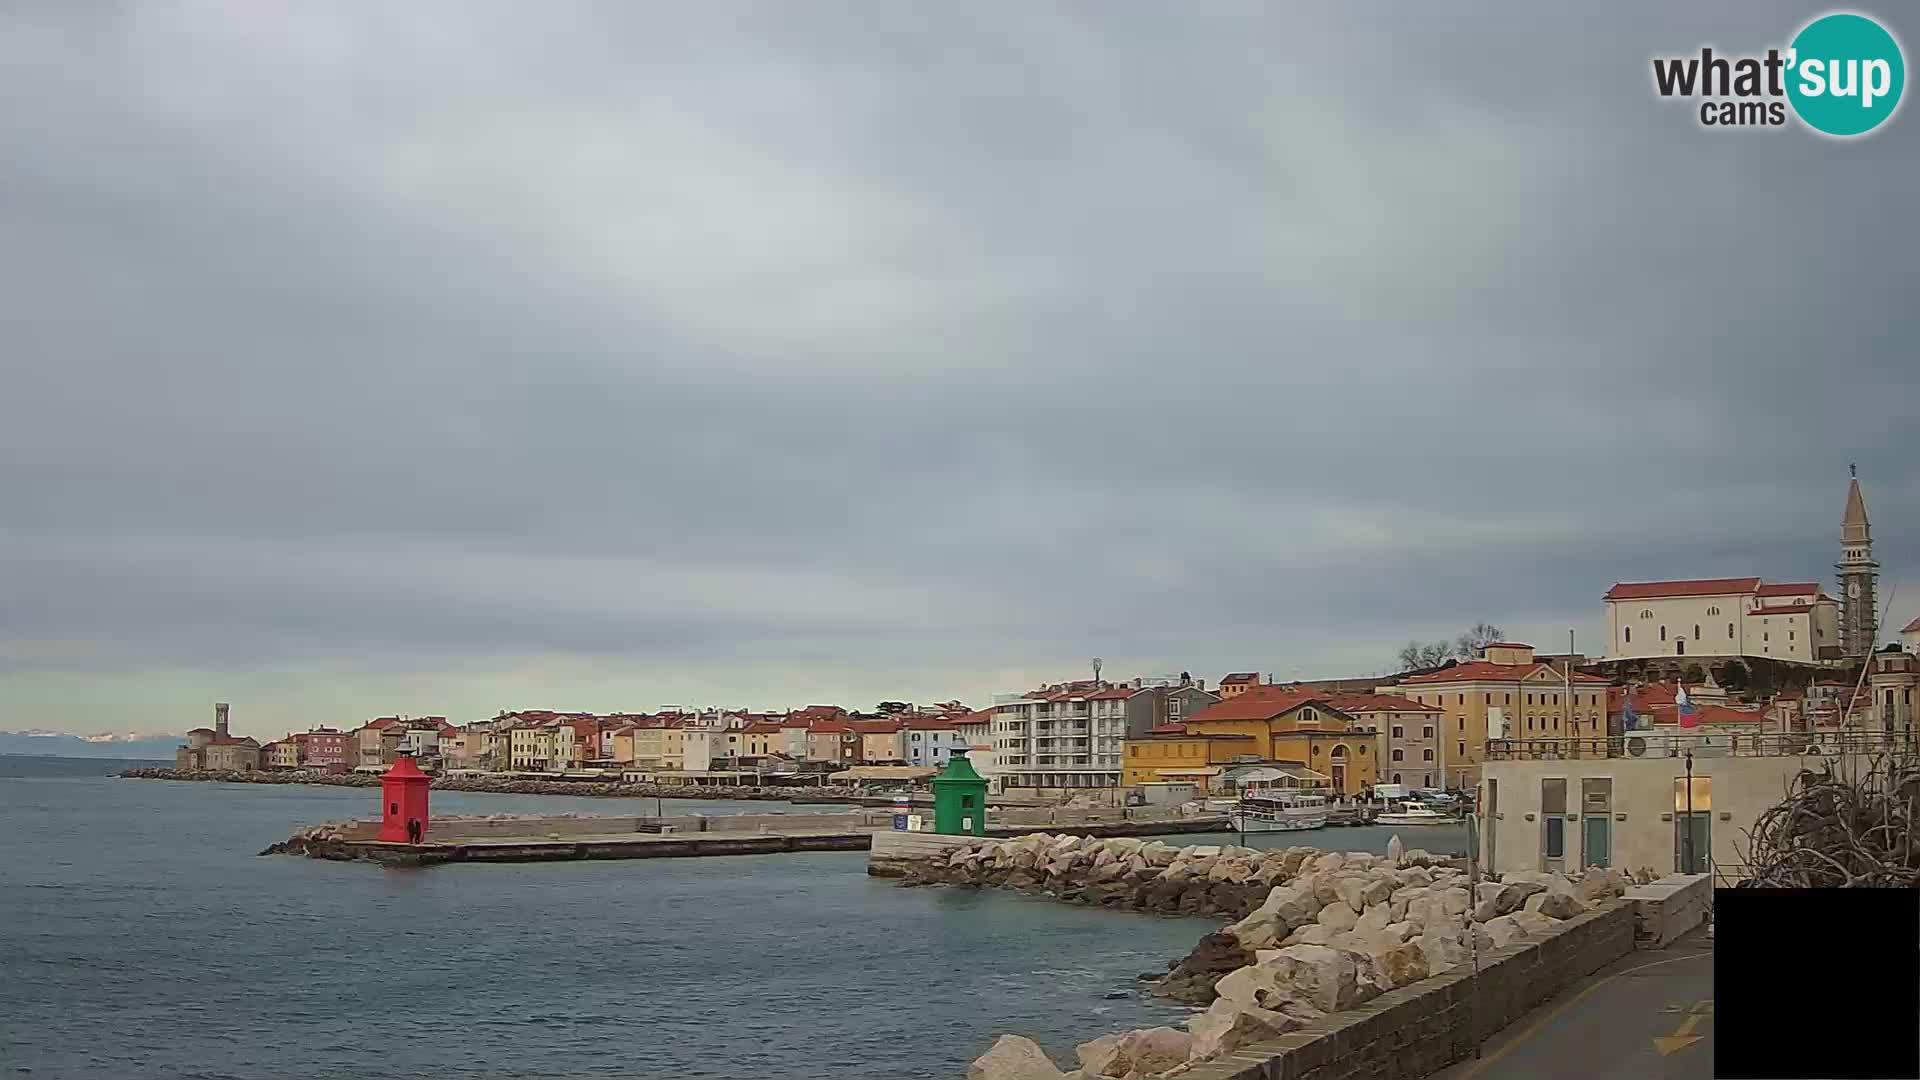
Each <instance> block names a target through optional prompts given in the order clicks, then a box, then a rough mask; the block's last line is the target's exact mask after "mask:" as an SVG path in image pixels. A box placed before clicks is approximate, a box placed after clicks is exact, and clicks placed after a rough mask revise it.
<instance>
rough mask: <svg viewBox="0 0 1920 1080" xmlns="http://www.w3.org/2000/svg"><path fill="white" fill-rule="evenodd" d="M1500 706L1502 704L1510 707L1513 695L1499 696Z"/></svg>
mask: <svg viewBox="0 0 1920 1080" xmlns="http://www.w3.org/2000/svg"><path fill="white" fill-rule="evenodd" d="M1500 704H1502V705H1511V704H1513V695H1512V694H1501V695H1500Z"/></svg>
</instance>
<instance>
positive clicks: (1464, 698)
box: [1454, 694, 1467, 705]
mask: <svg viewBox="0 0 1920 1080" xmlns="http://www.w3.org/2000/svg"><path fill="white" fill-rule="evenodd" d="M1466 703H1467V695H1465V694H1461V695H1460V700H1459V701H1456V702H1454V704H1456V705H1465V704H1466Z"/></svg>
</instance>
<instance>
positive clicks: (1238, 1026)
mask: <svg viewBox="0 0 1920 1080" xmlns="http://www.w3.org/2000/svg"><path fill="white" fill-rule="evenodd" d="M1299 1026H1301V1021H1299V1020H1296V1019H1294V1018H1293V1017H1291V1016H1288V1015H1286V1014H1284V1013H1278V1012H1273V1011H1271V1010H1268V1009H1249V1008H1243V1007H1242V1006H1240V1005H1239V1004H1237V1003H1235V1002H1232V1001H1228V1000H1226V999H1225V998H1221V999H1219V1000H1216V1001H1215V1002H1214V1003H1213V1004H1212V1005H1211V1006H1208V1008H1207V1011H1206V1012H1203V1013H1200V1014H1199V1015H1197V1016H1194V1017H1192V1018H1191V1019H1189V1020H1188V1021H1187V1031H1189V1032H1190V1033H1192V1035H1193V1043H1192V1045H1191V1046H1190V1047H1189V1049H1188V1052H1187V1053H1188V1060H1191V1061H1205V1060H1207V1059H1208V1058H1212V1057H1217V1056H1219V1055H1221V1054H1225V1053H1228V1052H1229V1051H1233V1050H1238V1049H1240V1048H1241V1047H1243V1046H1246V1045H1247V1044H1249V1043H1257V1042H1259V1041H1261V1040H1262V1039H1277V1038H1279V1037H1280V1036H1282V1035H1285V1034H1286V1033H1287V1032H1289V1031H1292V1030H1294V1029H1295V1028H1297V1027H1299ZM1083 1060H1084V1059H1083Z"/></svg>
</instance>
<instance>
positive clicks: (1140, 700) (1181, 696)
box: [1117, 674, 1223, 737]
mask: <svg viewBox="0 0 1920 1080" xmlns="http://www.w3.org/2000/svg"><path fill="white" fill-rule="evenodd" d="M1129 686H1130V687H1132V688H1133V691H1134V692H1133V693H1132V694H1131V695H1130V696H1128V697H1127V699H1126V702H1127V704H1126V715H1127V724H1126V734H1127V735H1128V736H1129V737H1133V736H1139V735H1145V734H1146V733H1147V732H1149V731H1151V730H1153V729H1154V728H1157V727H1161V726H1163V725H1165V724H1177V723H1180V722H1181V721H1182V720H1185V719H1186V718H1187V717H1189V716H1192V715H1193V714H1194V713H1197V712H1199V711H1200V710H1201V709H1204V708H1206V707H1207V706H1209V705H1212V704H1213V703H1214V702H1216V701H1220V700H1223V699H1222V696H1221V695H1220V694H1216V693H1213V692H1211V691H1209V690H1208V689H1207V685H1206V682H1205V681H1204V680H1201V681H1198V682H1196V681H1195V680H1194V679H1192V678H1191V677H1190V676H1188V675H1185V674H1182V675H1181V676H1180V677H1179V678H1178V679H1175V678H1173V677H1172V676H1160V677H1157V678H1151V679H1134V680H1133V681H1132V682H1130V683H1127V684H1125V685H1122V686H1120V687H1117V689H1120V690H1125V689H1127V688H1128V687H1129Z"/></svg>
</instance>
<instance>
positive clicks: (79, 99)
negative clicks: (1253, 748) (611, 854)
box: [0, 4, 1920, 733]
mask: <svg viewBox="0 0 1920 1080" xmlns="http://www.w3.org/2000/svg"><path fill="white" fill-rule="evenodd" d="M1803 14H1804V13H1803V12H1801V11H1799V10H1798V9H1796V8H1794V7H1792V6H1790V5H1779V4H1751V5H1741V6H1740V8H1739V9H1738V10H1733V11H1723V10H1717V9H1714V10H1708V9H1698V10H1693V9H1671V10H1669V9H1668V8H1666V7H1655V6H1648V7H1646V8H1644V9H1641V10H1624V11H1619V10H1613V9H1605V10H1601V9H1594V10H1583V11H1570V12H1556V13H1552V14H1550V15H1549V14H1546V13H1541V12H1523V13H1509V14H1506V15H1501V16H1499V17H1495V16H1491V15H1489V16H1484V17H1463V16H1461V15H1460V14H1459V13H1456V12H1451V11H1439V10H1433V11H1413V12H1395V13H1393V15H1392V16H1391V22H1390V23H1389V22H1388V21H1387V17H1386V16H1383V15H1381V14H1379V13H1369V12H1366V11H1362V10H1357V9H1353V10H1349V9H1340V10H1335V11H1329V12H1318V13H1310V14H1309V13H1301V12H1293V11H1280V10H1275V9H1270V8H1267V7H1263V6H1260V5H1242V6H1238V7H1236V6H1233V5H1228V6H1226V7H1224V8H1221V9H1218V10H1215V11H1212V12H1209V13H1207V14H1205V15H1202V16H1198V17H1195V16H1191V15H1188V14H1187V13H1184V12H1183V17H1179V18H1173V17H1169V16H1168V15H1167V13H1165V12H1163V11H1158V10H1156V9H1153V8H1152V7H1150V6H1140V7H1132V6H1128V5H1120V6H1117V7H1114V8H1112V9H1111V10H1103V11H1102V12H1100V13H1099V16H1098V17H1092V16H1090V15H1089V16H1086V17H1079V16H1076V15H1075V14H1073V13H1066V12H1057V11H1048V10H1038V9H1036V10H1031V11H1028V10H1017V11H1006V10H999V9H995V10H992V11H988V10H984V9H973V8H950V9H945V10H942V11H941V12H940V13H938V15H937V16H926V15H924V14H922V13H918V12H907V11H904V10H903V11H896V12H884V13H875V12H873V11H871V10H870V9H869V8H868V7H866V6H846V7H836V6H834V5H832V4H827V5H824V6H821V7H819V8H816V9H814V10H811V11H809V13H808V16H807V17H806V18H805V19H798V18H795V17H793V16H791V15H788V14H784V13H783V12H782V11H781V9H780V7H779V6H778V5H774V6H766V7H755V6H753V5H749V6H748V8H747V9H745V10H743V11H741V12H739V13H737V14H730V13H726V12H722V11H718V10H711V9H708V8H706V7H688V8H682V9H677V10H674V11H671V12H650V13H648V16H647V19H646V21H645V31H644V32H639V31H637V30H636V25H637V24H636V23H635V22H634V19H635V18H636V17H635V16H634V15H633V14H632V13H631V12H627V11H624V10H623V9H620V8H617V7H607V8H603V9H583V10H582V12H581V14H580V16H579V17H578V18H577V19H573V20H567V21H565V22H564V25H556V24H555V22H554V21H553V20H551V19H550V18H549V17H547V16H546V15H545V14H544V13H542V12H537V11H532V10H527V11H518V10H514V9H512V8H511V7H507V8H502V9H500V10H498V11H496V12H495V13H494V14H493V15H492V16H490V17H488V18H485V19H474V18H456V19H444V20H432V22H431V25H432V29H431V31H430V32H429V31H428V30H426V29H424V26H425V24H423V23H422V22H419V21H416V19H424V18H426V17H424V16H417V15H409V14H407V13H403V12H394V11H386V10H379V9H369V10H360V9H352V8H340V7H326V8H316V9H313V10H310V11H306V12H303V13H302V14H301V15H300V16H299V17H298V18H295V19H285V20H282V19H277V18H276V19H275V20H274V22H273V24H272V26H271V31H272V32H271V33H268V32H263V31H262V30H261V28H260V26H259V25H257V24H256V23H255V21H254V20H255V19H257V18H258V16H257V15H253V14H249V13H246V12H244V11H240V10H235V9H231V8H228V7H225V6H221V5H210V6H192V7H188V8H158V9H147V8H142V9H140V10H139V11H138V12H135V13H123V14H118V15H115V16H112V17H109V16H104V15H99V14H97V13H93V12H89V11H87V10H85V9H84V8H83V7H78V6H73V5H58V6H55V7H53V8H52V9H49V10H45V11H34V12H27V11H24V10H9V11H8V12H6V13H4V14H0V110H6V109H11V110H14V111H15V112H18V113H19V115H17V116H13V117H11V119H14V120H15V123H13V124H11V125H9V127H10V129H11V130H15V131H17V132H18V133H19V137H18V138H17V139H13V140H9V141H8V142H6V143H5V144H4V145H0V168H4V169H5V170H6V173H7V175H8V176H9V177H10V182H9V184H8V186H7V189H6V194H5V197H4V201H3V202H0V222H4V225H5V228H6V234H7V237H8V242H7V243H6V244H5V245H4V246H0V275H4V277H5V278H6V280H7V281H8V282H9V288H8V295H7V301H6V308H7V311H6V323H7V327H8V338H7V356H6V360H5V361H4V364H5V367H6V376H7V377H6V379H5V383H6V386H7V390H8V393H7V394H6V395H4V399H0V431H4V435H0V444H4V448H5V454H4V458H5V461H6V470H5V474H4V475H5V500H6V506H7V510H8V515H7V524H6V526H5V530H6V531H5V534H4V537H3V538H0V539H3V542H4V547H5V551H6V558H5V561H6V567H7V573H6V579H7V587H6V595H5V601H4V603H0V728H5V729H11V730H18V729H22V728H47V729H53V730H60V731H72V732H82V733H85V732H95V731H101V730H126V729H129V728H134V729H142V730H154V731H167V730H170V729H175V728H177V727H178V726H179V725H180V724H182V723H189V724H190V723H194V722H197V718H198V717H199V716H200V715H201V714H202V713H203V712H204V710H205V708H206V706H207V704H208V703H209V702H211V701H216V700H221V701H231V702H233V703H234V705H235V709H236V713H235V718H234V722H235V725H236V727H237V728H239V729H240V730H252V728H251V726H250V725H252V724H254V723H267V724H269V725H271V727H275V728H284V727H295V728H304V727H306V726H309V725H311V724H313V723H325V722H333V723H340V722H345V720H347V719H351V718H354V717H365V716H370V715H385V714H389V713H392V712H394V711H417V712H420V713H432V714H457V715H463V716H475V715H490V714H491V713H493V712H494V711H497V710H499V709H503V708H504V709H511V708H517V707H553V708H583V709H584V708H595V709H617V708H633V707H648V706H655V705H658V704H661V703H666V702H676V701H681V700H683V699H687V698H703V699H714V700H718V701H725V702H728V703H730V704H739V705H742V706H748V707H771V706H776V705H782V704H801V703H806V702H809V701H821V700H826V701H841V702H846V703H848V704H852V703H856V702H858V703H866V702H872V701H878V700H883V699H887V698H913V699H916V700H933V699H950V698H956V697H957V698H961V699H963V700H979V699H980V698H981V695H984V694H988V693H992V692H995V691H997V690H1000V689H1002V688H1005V687H1017V686H1022V685H1030V684H1033V683H1035V682H1038V681H1046V680H1052V679H1059V678H1063V677H1069V676H1071V675H1073V674H1075V673H1077V672H1079V671H1081V670H1082V669H1083V666H1084V665H1085V663H1086V659H1087V658H1088V657H1091V656H1093V655H1100V656H1104V657H1105V658H1106V659H1107V661H1108V664H1109V669H1110V670H1112V671H1114V672H1121V671H1126V672H1141V673H1159V672H1164V671H1167V670H1173V671H1178V670H1182V669H1195V668H1208V669H1214V670H1215V674H1216V675H1217V674H1218V672H1220V671H1229V670H1247V669H1254V668H1259V669H1261V670H1273V671H1276V672H1277V673H1278V674H1279V675H1280V677H1283V678H1288V677H1292V676H1294V675H1298V676H1300V677H1303V678H1305V677H1333V676H1340V675H1353V674H1358V673H1363V672H1370V671H1381V670H1383V669H1384V668H1385V667H1386V666H1387V665H1389V664H1390V663H1391V657H1392V655H1393V653H1394V652H1395V651H1396V650H1397V649H1398V648H1399V647H1400V646H1401V645H1402V644H1404V643H1405V642H1406V641H1407V640H1408V639H1420V640H1430V639H1433V638H1438V637H1450V636H1452V635H1454V634H1457V633H1458V632H1459V631H1460V629H1461V628H1462V627H1464V626H1467V625H1471V624H1472V623H1474V622H1477V621H1483V620H1484V621H1488V622H1492V623H1495V624H1498V625H1500V626H1501V627H1503V628H1504V629H1505V630H1506V631H1507V632H1508V634H1510V635H1512V636H1515V637H1519V638H1522V639H1523V640H1527V641H1529V642H1531V643H1533V644H1535V645H1536V646H1538V647H1539V648H1541V649H1542V650H1546V651H1557V650H1560V649H1562V648H1564V643H1565V640H1566V632H1567V629H1568V628H1569V627H1573V628H1575V629H1576V630H1577V631H1578V639H1579V641H1580V642H1582V643H1594V642H1598V641H1601V640H1603V637H1602V635H1603V634H1604V627H1603V624H1602V622H1601V614H1602V608H1601V605H1600V602H1599V597H1600V595H1601V594H1602V593H1604V592H1605V590H1606V589H1607V587H1608V586H1609V585H1611V584H1613V583H1614V582H1617V581H1635V580H1658V579H1665V578H1684V577H1715V576H1727V575H1760V576H1763V577H1766V578H1768V579H1769V580H1776V581H1807V580H1816V581H1819V582H1821V583H1822V584H1823V585H1830V584H1831V582H1832V580H1833V572H1832V570H1831V566H1832V564H1833V562H1834V561H1835V546H1836V541H1837V537H1838V528H1839V517H1840V511H1841V505H1842V503H1841V499H1842V496H1843V494H1844V486H1845V483H1846V473H1847V466H1848V464H1849V463H1850V462H1857V463H1858V464H1859V467H1860V474H1861V482H1862V484H1863V485H1864V486H1865V491H1866V499H1867V502H1868V504H1869V506H1870V507H1871V509H1872V511H1873V515H1874V524H1875V529H1876V535H1877V557H1878V559H1879V561H1880V563H1881V564H1882V566H1883V567H1884V570H1883V572H1882V573H1883V576H1882V579H1881V589H1882V594H1883V596H1890V598H1891V600H1892V607H1891V610H1888V611H1886V612H1885V617H1886V620H1887V624H1888V625H1893V624H1895V623H1896V622H1898V621H1899V620H1904V619H1910V618H1912V617H1913V616H1914V615H1915V614H1920V573H1916V572H1915V571H1914V569H1913V568H1914V567H1920V509H1916V508H1920V498H1916V496H1917V495H1920V475H1916V474H1915V470H1913V469H1912V468H1911V467H1910V464H1909V458H1910V453H1909V447H1910V446H1911V445H1912V443H1913V436H1914V435H1915V425H1914V419H1913V415H1914V414H1913V409H1912V400H1913V395H1912V389H1913V387H1914V374H1913V363H1912V356H1911V350H1912V342H1913V341H1915V340H1916V339H1920V312H1917V311H1916V309H1915V308H1914V306H1913V305H1912V304H1911V303H1910V298H1909V296H1908V294H1909V292H1910V291H1911V290H1910V286H1909V284H1908V282H1909V278H1910V276H1911V275H1910V273H1909V272H1908V267H1907V261H1908V258H1909V256H1908V253H1909V252H1911V251H1912V250H1914V249H1915V248H1916V246H1920V210H1916V209H1915V208H1914V206H1913V204H1912V200H1911V199H1910V198H1908V197H1907V195H1906V186H1907V185H1906V184H1905V182H1904V181H1903V180H1902V179H1901V178H1902V177H1907V176H1911V175H1913V174H1914V173H1915V172H1916V171H1920V139H1917V138H1916V134H1915V133H1916V131H1920V128H1916V127H1915V126H1914V125H1913V124H1911V123H1906V124H1895V125H1890V126H1888V127H1887V129H1886V130H1884V131H1881V132H1877V133H1875V134H1874V135H1872V136H1870V137H1867V138H1863V139H1856V140H1850V141H1838V140H1833V139H1823V138H1818V137H1814V136H1812V135H1810V134H1809V133H1807V132H1804V131H1793V130H1780V131H1771V132H1747V133H1744V134H1734V133H1721V132H1717V131H1705V130H1703V129H1702V128H1701V126H1700V124H1699V122H1698V120H1697V119H1696V118H1695V117H1693V116H1690V115H1687V113H1686V110H1683V109H1676V108H1673V107H1672V106H1673V104H1674V103H1673V102H1671V101H1667V100H1663V99H1661V98H1660V97H1659V96H1658V95H1657V94H1656V93H1655V92H1654V90H1653V88H1652V87H1651V86H1650V85H1649V69H1648V58H1649V50H1650V49H1656V50H1668V49H1670V50H1675V51H1685V50H1687V49H1689V48H1693V47H1696V46H1697V45H1698V44H1699V43H1702V42H1709V41H1710V42H1715V43H1717V44H1724V45H1725V46H1726V47H1728V48H1734V47H1744V46H1745V45H1752V44H1759V43H1766V42H1774V41H1778V40H1779V37H1780V35H1781V34H1783V33H1786V32H1788V31H1789V30H1790V29H1791V28H1792V27H1793V26H1794V25H1796V24H1797V23H1798V22H1800V21H1801V17H1802V15H1803ZM1574 40H1577V41H1579V42H1581V43H1582V46H1581V48H1579V49H1577V50H1568V49H1566V48H1564V45H1565V43H1566V42H1568V41H1574ZM349 42H350V43H352V44H351V47H350V48H348V47H346V46H345V45H344V44H343V43H349ZM1656 43H1668V44H1656ZM1009 58H1012V59H1009ZM1362 68H1364V69H1365V70H1367V71H1368V72H1369V74H1368V75H1367V77H1366V78H1365V79H1364V80H1358V81H1356V79H1355V78H1354V72H1355V71H1357V70H1360V69H1362ZM1517 86H1524V87H1527V88H1528V90H1527V92H1526V93H1525V94H1519V93H1517V92H1516V90H1515V87H1517ZM23 110H24V111H23ZM1749 136H1750V137H1749ZM1309 148H1310V149H1309ZM1835 192H1844V193H1846V194H1845V197H1834V194H1833V193H1835Z"/></svg>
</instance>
